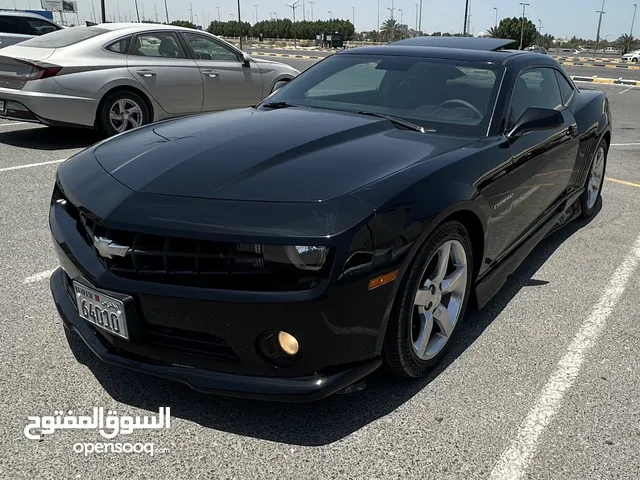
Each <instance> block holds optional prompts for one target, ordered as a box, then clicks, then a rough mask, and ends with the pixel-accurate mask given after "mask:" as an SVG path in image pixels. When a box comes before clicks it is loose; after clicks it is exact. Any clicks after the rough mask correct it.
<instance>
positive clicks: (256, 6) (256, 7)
mask: <svg viewBox="0 0 640 480" xmlns="http://www.w3.org/2000/svg"><path fill="white" fill-rule="evenodd" d="M254 7H255V9H256V23H258V5H254Z"/></svg>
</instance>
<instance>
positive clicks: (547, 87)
mask: <svg viewBox="0 0 640 480" xmlns="http://www.w3.org/2000/svg"><path fill="white" fill-rule="evenodd" d="M562 106H563V101H562V95H561V94H560V87H559V85H558V79H557V78H556V75H555V71H554V70H553V69H552V68H531V69H528V70H525V71H524V72H522V73H521V74H520V76H519V77H518V80H516V86H515V89H514V91H513V96H512V97H511V109H510V115H509V125H510V126H513V125H514V124H515V123H516V122H517V121H518V119H519V118H520V117H521V116H522V114H523V113H524V112H525V111H526V110H527V109H529V108H531V107H541V108H552V109H558V108H561V107H562Z"/></svg>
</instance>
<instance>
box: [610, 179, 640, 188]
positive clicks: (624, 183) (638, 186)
mask: <svg viewBox="0 0 640 480" xmlns="http://www.w3.org/2000/svg"><path fill="white" fill-rule="evenodd" d="M604 178H605V180H608V181H609V182H613V183H619V184H620V185H627V186H629V187H636V188H640V183H633V182H627V181H626V180H618V179H617V178H610V177H604Z"/></svg>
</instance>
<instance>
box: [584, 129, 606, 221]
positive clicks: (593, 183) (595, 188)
mask: <svg viewBox="0 0 640 480" xmlns="http://www.w3.org/2000/svg"><path fill="white" fill-rule="evenodd" d="M607 150H608V149H607V142H606V141H605V140H604V139H602V140H600V143H599V144H598V147H597V148H596V151H595V153H594V155H593V161H592V162H591V168H590V169H589V173H588V174H587V180H586V183H585V190H584V192H583V193H582V195H581V196H580V207H581V208H582V218H591V217H593V215H594V214H595V212H596V209H597V204H598V200H599V199H600V197H601V195H602V185H603V184H604V174H605V170H606V166H607Z"/></svg>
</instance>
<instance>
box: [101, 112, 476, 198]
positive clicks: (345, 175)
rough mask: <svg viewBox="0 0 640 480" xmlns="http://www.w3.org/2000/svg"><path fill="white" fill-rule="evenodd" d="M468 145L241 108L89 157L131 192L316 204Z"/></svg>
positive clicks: (351, 119)
mask: <svg viewBox="0 0 640 480" xmlns="http://www.w3.org/2000/svg"><path fill="white" fill-rule="evenodd" d="M473 140H475V139H470V138H456V137H445V136H437V135H433V134H421V133H418V132H415V131H411V130H406V129H399V128H397V127H395V126H394V125H393V124H391V123H390V122H389V121H387V120H384V119H378V118H375V117H368V116H363V115H357V114H351V113H344V112H334V111H327V110H319V109H307V108H300V107H294V108H286V109H277V110H257V109H252V108H248V109H241V110H231V111H226V112H219V113H213V114H205V115H196V116H191V117H187V118H182V119H178V120H170V121H165V122H159V123H157V124H153V125H149V126H147V127H143V128H140V129H138V130H133V131H131V132H128V133H125V134H122V135H118V136H116V137H113V138H112V139H109V140H107V141H105V142H103V143H102V144H99V145H97V146H96V147H95V149H94V152H93V153H94V155H95V157H96V159H97V160H98V162H99V163H100V164H101V165H102V167H103V168H104V169H105V170H106V171H107V172H108V173H109V174H111V175H112V176H113V177H115V178H116V179H117V180H118V181H119V182H121V183H122V184H124V185H125V186H127V187H128V188H130V189H131V190H133V191H135V192H141V193H151V194H161V195H174V196H183V197H197V198H206V199H220V200H245V201H271V202H317V201H325V200H330V199H333V198H337V197H339V196H342V195H346V194H348V193H350V192H354V191H356V190H358V189H359V188H362V187H364V186H367V185H370V184H372V183H374V182H376V181H377V180H380V179H382V178H385V177H387V176H389V175H392V174H393V173H395V172H398V171H400V170H403V169H406V168H408V167H410V166H412V165H414V164H416V163H418V162H422V161H425V160H428V159H431V158H434V157H436V156H438V155H440V154H442V153H445V152H448V151H451V150H454V149H457V148H461V147H463V146H464V145H465V144H467V143H470V142H471V141H473Z"/></svg>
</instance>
